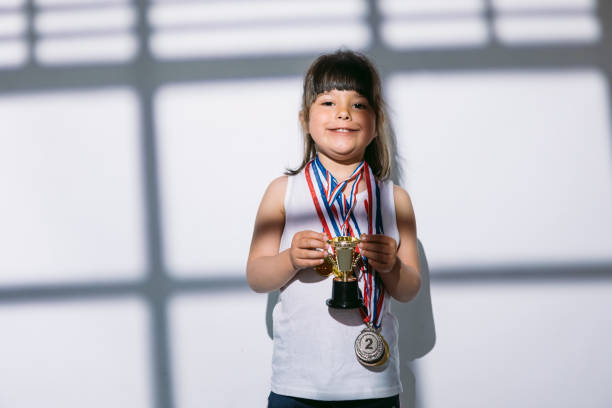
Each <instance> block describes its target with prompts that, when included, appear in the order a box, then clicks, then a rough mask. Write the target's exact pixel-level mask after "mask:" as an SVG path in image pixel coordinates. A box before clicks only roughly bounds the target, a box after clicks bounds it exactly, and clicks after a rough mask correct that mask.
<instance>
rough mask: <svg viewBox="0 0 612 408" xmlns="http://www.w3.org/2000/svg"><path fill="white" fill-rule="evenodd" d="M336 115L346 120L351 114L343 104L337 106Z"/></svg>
mask: <svg viewBox="0 0 612 408" xmlns="http://www.w3.org/2000/svg"><path fill="white" fill-rule="evenodd" d="M336 117H337V118H338V119H341V120H348V119H350V118H351V115H350V114H349V112H348V109H346V108H345V107H343V106H338V111H337V112H336Z"/></svg>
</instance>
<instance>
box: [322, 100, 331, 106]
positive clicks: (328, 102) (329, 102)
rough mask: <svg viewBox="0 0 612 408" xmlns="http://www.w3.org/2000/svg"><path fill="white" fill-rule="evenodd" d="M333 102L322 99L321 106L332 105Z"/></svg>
mask: <svg viewBox="0 0 612 408" xmlns="http://www.w3.org/2000/svg"><path fill="white" fill-rule="evenodd" d="M333 104H334V103H333V102H331V101H323V103H322V104H321V105H323V106H332V105H333Z"/></svg>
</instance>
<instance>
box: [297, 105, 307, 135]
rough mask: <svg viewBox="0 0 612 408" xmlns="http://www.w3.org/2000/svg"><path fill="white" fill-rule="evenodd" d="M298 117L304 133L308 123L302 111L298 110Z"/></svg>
mask: <svg viewBox="0 0 612 408" xmlns="http://www.w3.org/2000/svg"><path fill="white" fill-rule="evenodd" d="M298 119H299V120H300V125H301V126H302V129H303V130H304V133H308V123H306V120H305V119H304V111H302V110H300V112H299V114H298Z"/></svg>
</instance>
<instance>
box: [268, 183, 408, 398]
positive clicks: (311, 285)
mask: <svg viewBox="0 0 612 408" xmlns="http://www.w3.org/2000/svg"><path fill="white" fill-rule="evenodd" d="M366 196H367V192H366V191H364V192H361V193H359V194H357V197H356V199H357V202H356V207H355V209H354V214H355V217H357V218H358V220H359V224H361V223H362V221H361V220H364V221H363V223H364V224H366V220H367V218H366V217H367V215H366V212H365V209H364V205H363V201H364V199H365V198H366ZM380 199H381V209H382V218H383V228H384V231H385V234H386V235H388V236H390V237H393V238H394V239H395V241H396V242H397V244H398V245H399V233H398V231H397V224H396V219H395V204H394V200H393V183H392V182H391V181H386V182H383V183H381V191H380ZM322 228H323V227H322V225H321V222H320V221H319V218H318V215H317V212H316V209H315V207H314V204H313V201H312V198H311V196H310V191H309V189H308V185H307V183H306V178H305V176H304V172H303V171H302V172H300V173H299V174H297V175H295V176H289V178H288V181H287V191H286V193H285V228H284V230H283V235H282V238H281V244H280V251H284V250H285V249H287V248H289V247H291V240H292V238H293V236H294V235H295V233H297V232H299V231H303V230H313V231H322ZM331 290H332V278H331V277H328V278H325V277H323V276H321V275H319V274H318V273H317V272H316V271H315V270H314V269H312V268H308V269H303V270H301V271H300V272H298V273H297V274H296V275H295V276H294V277H293V278H292V279H291V281H289V282H288V283H287V284H286V285H285V286H284V287H282V288H281V290H280V296H279V300H278V303H277V304H276V305H275V307H274V311H273V313H272V319H273V336H274V350H273V354H272V383H271V385H272V387H271V388H272V391H274V392H275V393H277V394H282V395H289V396H294V397H300V398H309V399H317V400H327V401H337V400H352V399H368V398H383V397H389V396H392V395H396V394H399V393H400V392H401V391H402V384H401V381H400V375H399V354H398V348H397V336H398V322H397V319H396V318H395V316H394V315H393V314H392V313H391V310H390V303H391V302H390V301H387V302H386V306H385V308H384V312H383V313H384V314H383V319H382V329H381V333H382V335H383V337H384V338H385V340H387V343H388V344H389V353H390V356H389V360H388V362H387V363H386V364H385V365H384V366H382V367H378V368H366V367H364V366H362V365H361V364H360V363H359V361H357V357H356V356H355V349H354V343H355V339H356V338H357V336H358V335H359V333H361V331H362V330H363V329H364V328H365V325H364V323H363V321H362V318H361V314H360V313H359V309H346V310H342V309H332V308H329V307H328V306H327V305H326V304H325V301H326V300H327V299H328V298H330V297H331ZM386 296H387V299H390V295H389V293H386Z"/></svg>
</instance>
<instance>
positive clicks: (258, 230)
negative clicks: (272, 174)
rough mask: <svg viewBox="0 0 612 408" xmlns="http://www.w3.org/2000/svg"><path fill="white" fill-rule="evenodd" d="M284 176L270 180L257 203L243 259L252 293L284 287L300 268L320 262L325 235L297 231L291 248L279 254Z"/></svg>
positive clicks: (285, 185)
mask: <svg viewBox="0 0 612 408" xmlns="http://www.w3.org/2000/svg"><path fill="white" fill-rule="evenodd" d="M286 189H287V176H283V177H279V178H277V179H275V180H274V181H272V183H270V185H269V186H268V189H267V190H266V192H265V193H264V196H263V198H262V200H261V204H260V205H259V210H258V211H257V217H256V218H255V228H254V230H253V238H252V240H251V249H250V251H249V258H248V261H247V281H248V283H249V286H250V287H251V288H252V289H253V290H254V291H255V292H260V293H262V292H271V291H273V290H276V289H279V288H281V287H282V286H284V285H285V284H286V283H287V282H289V281H290V280H291V278H293V276H294V275H295V274H296V272H297V271H298V270H300V269H302V268H307V267H310V266H315V265H318V264H321V263H322V262H323V258H324V257H325V252H324V251H317V250H316V248H320V249H323V248H325V246H326V242H325V239H326V237H325V234H322V233H318V232H314V231H301V232H298V233H297V234H295V235H294V237H293V239H292V243H291V248H289V249H286V250H284V251H283V252H280V253H279V246H280V241H281V237H282V235H283V229H284V226H285V210H284V204H283V201H284V199H285V191H286Z"/></svg>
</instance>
